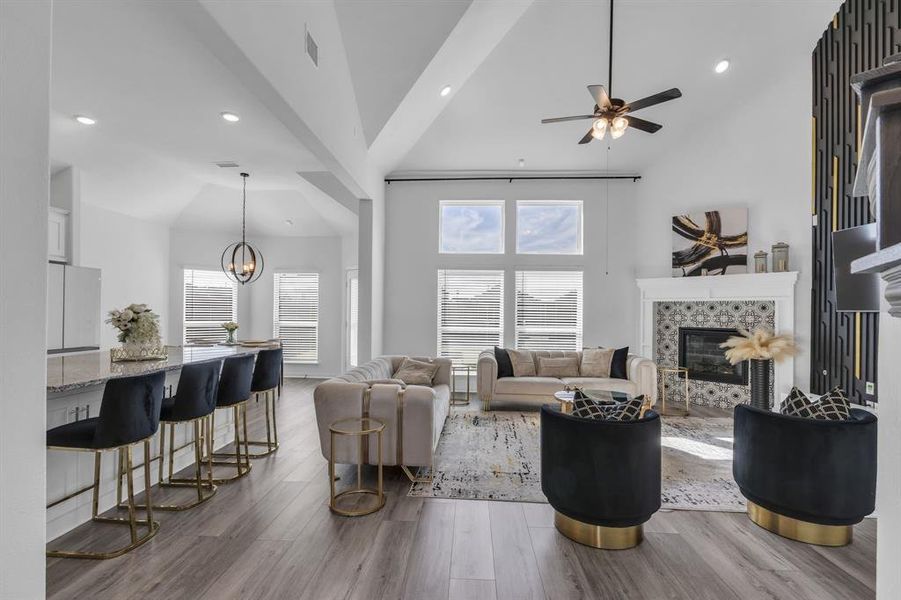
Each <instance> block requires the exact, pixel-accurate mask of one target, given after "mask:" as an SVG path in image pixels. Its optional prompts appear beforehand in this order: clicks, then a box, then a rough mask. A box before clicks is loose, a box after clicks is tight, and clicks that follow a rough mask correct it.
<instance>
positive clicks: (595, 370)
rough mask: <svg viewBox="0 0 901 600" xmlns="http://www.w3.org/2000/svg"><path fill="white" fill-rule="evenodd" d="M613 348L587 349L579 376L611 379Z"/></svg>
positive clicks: (583, 355) (583, 354)
mask: <svg viewBox="0 0 901 600" xmlns="http://www.w3.org/2000/svg"><path fill="white" fill-rule="evenodd" d="M613 352H614V349H613V348H586V349H585V350H583V351H582V364H581V366H580V369H579V371H580V372H579V373H578V374H577V375H581V376H582V377H604V378H607V377H610V361H611V360H612V359H613Z"/></svg>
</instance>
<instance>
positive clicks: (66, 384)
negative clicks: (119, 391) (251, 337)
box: [47, 345, 262, 393]
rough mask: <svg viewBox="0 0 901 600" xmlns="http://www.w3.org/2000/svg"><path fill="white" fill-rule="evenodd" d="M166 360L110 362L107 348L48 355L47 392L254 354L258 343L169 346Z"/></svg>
mask: <svg viewBox="0 0 901 600" xmlns="http://www.w3.org/2000/svg"><path fill="white" fill-rule="evenodd" d="M168 349H169V357H168V358H167V359H166V360H148V361H135V362H115V363H114V362H112V361H111V360H110V353H109V351H108V350H95V351H90V352H79V353H76V354H68V355H59V354H55V355H53V356H48V357H47V392H48V393H54V392H69V391H72V390H77V389H80V388H86V387H89V386H92V385H101V384H103V383H105V382H106V381H107V380H109V379H115V378H117V377H128V376H131V375H142V374H144V373H153V372H156V371H174V370H176V369H180V368H181V367H182V365H186V364H189V363H196V362H203V361H205V360H212V359H215V358H226V357H229V356H239V355H242V354H255V353H257V352H258V351H259V350H261V349H262V348H261V347H259V346H254V347H245V346H219V345H216V346H169V347H168Z"/></svg>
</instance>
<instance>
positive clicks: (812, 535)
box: [748, 500, 854, 546]
mask: <svg viewBox="0 0 901 600" xmlns="http://www.w3.org/2000/svg"><path fill="white" fill-rule="evenodd" d="M748 518H750V519H751V521H753V522H754V523H755V524H757V525H759V526H761V527H763V528H764V529H766V530H767V531H771V532H773V533H775V534H776V535H780V536H782V537H784V538H788V539H790V540H795V541H798V542H804V543H805V544H814V545H816V546H847V545H848V544H850V543H851V538H852V536H853V532H854V527H852V526H851V525H820V524H818V523H810V522H809V521H801V520H800V519H793V518H792V517H786V516H785V515H780V514H779V513H775V512H773V511H771V510H768V509H766V508H764V507H762V506H760V505H759V504H754V503H753V502H751V501H750V500H748Z"/></svg>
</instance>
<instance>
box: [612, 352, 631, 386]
mask: <svg viewBox="0 0 901 600" xmlns="http://www.w3.org/2000/svg"><path fill="white" fill-rule="evenodd" d="M628 359H629V347H628V346H626V347H625V348H617V350H616V352H614V353H613V358H612V359H610V377H612V378H613V379H628V378H629V371H628V369H627V368H626V362H627V361H628Z"/></svg>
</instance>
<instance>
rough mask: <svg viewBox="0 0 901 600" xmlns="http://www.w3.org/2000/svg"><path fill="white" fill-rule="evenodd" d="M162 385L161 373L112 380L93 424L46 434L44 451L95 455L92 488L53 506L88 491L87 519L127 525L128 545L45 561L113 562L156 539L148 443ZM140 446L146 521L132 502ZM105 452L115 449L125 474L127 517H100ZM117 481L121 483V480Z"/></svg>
mask: <svg viewBox="0 0 901 600" xmlns="http://www.w3.org/2000/svg"><path fill="white" fill-rule="evenodd" d="M165 382H166V374H165V373H164V372H162V371H161V372H159V373H151V374H148V375H140V376H137V377H123V378H119V379H110V380H109V381H107V382H106V386H105V387H104V389H103V399H102V400H101V404H100V414H99V416H97V417H95V418H93V419H83V420H81V421H75V422H74V423H67V424H66V425H61V426H59V427H55V428H53V429H51V430H50V431H48V432H47V447H48V448H49V449H50V450H76V451H81V452H93V453H94V484H93V485H92V486H90V487H86V488H84V489H81V490H79V491H77V492H75V493H73V494H70V495H68V496H66V497H64V498H61V499H60V500H57V501H56V502H54V503H52V504H50V505H49V506H48V508H50V507H51V506H56V505H57V504H60V503H61V502H65V501H66V500H68V499H70V498H74V497H75V496H78V495H79V494H82V493H84V492H87V491H89V490H92V491H93V493H94V497H93V503H92V505H91V519H92V520H93V521H97V522H100V523H115V524H118V525H128V526H129V528H130V533H131V540H130V543H129V544H127V545H125V546H121V547H119V548H115V549H113V550H108V551H105V552H94V551H84V550H79V551H70V550H48V551H47V556H53V557H60V558H114V557H116V556H121V555H122V554H125V553H126V552H129V551H130V550H133V549H135V548H137V547H138V546H140V545H141V544H143V543H144V542H146V541H147V540H149V539H150V538H152V537H153V536H154V535H156V532H157V531H158V530H159V526H160V525H159V523H158V522H156V521H154V520H153V507H152V505H151V502H150V483H151V482H150V461H149V460H147V458H148V457H149V456H150V439H151V438H152V437H153V435H154V434H155V433H156V431H157V429H158V428H159V423H160V406H161V404H162V401H163V386H164V385H165ZM142 442H143V443H144V489H145V495H146V498H147V506H146V511H147V517H146V519H138V518H137V517H136V513H135V509H136V508H138V507H137V505H136V504H135V499H134V477H133V468H132V449H133V447H134V446H135V445H136V444H140V443H142ZM106 450H118V452H119V465H120V467H119V473H122V472H123V471H124V472H125V476H126V481H127V488H128V502H127V505H126V508H128V518H124V519H123V518H115V517H100V516H98V514H97V513H98V504H99V495H100V463H101V456H102V454H103V452H104V451H106ZM120 482H121V478H120ZM139 526H142V527H146V528H147V532H146V533H144V534H143V535H139V532H138V527H139Z"/></svg>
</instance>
